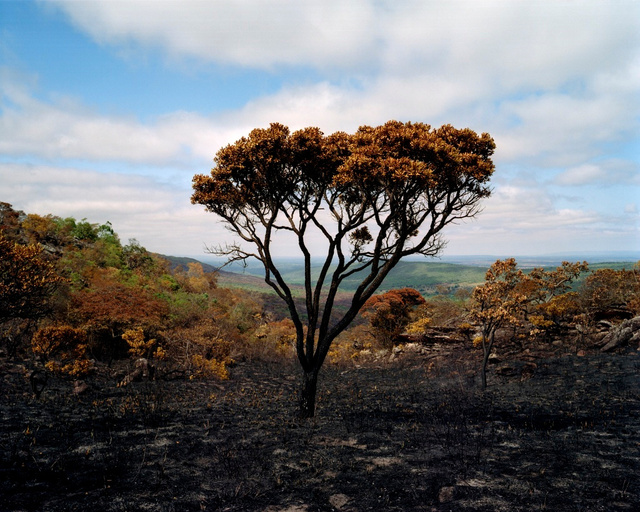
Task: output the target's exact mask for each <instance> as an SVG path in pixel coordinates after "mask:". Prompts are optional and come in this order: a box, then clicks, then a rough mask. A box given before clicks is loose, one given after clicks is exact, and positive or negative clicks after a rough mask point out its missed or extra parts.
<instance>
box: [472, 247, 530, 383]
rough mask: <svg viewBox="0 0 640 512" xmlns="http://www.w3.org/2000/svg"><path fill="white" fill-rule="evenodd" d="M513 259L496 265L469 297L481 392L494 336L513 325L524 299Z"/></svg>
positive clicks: (521, 278)
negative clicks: (476, 325)
mask: <svg viewBox="0 0 640 512" xmlns="http://www.w3.org/2000/svg"><path fill="white" fill-rule="evenodd" d="M517 266H518V264H517V263H516V260H515V259H514V258H509V259H506V260H504V261H501V260H498V261H496V262H495V263H494V264H493V265H491V267H490V268H489V270H487V274H486V276H485V283H484V284H483V285H481V286H477V287H476V288H475V289H474V290H473V293H472V295H471V300H472V311H471V314H472V318H473V319H474V320H475V321H476V322H478V323H479V324H480V329H481V337H480V343H481V344H482V366H481V370H480V374H481V378H482V389H483V390H484V389H486V387H487V363H488V362H489V356H490V355H491V350H492V349H493V345H494V343H495V339H496V332H497V330H498V329H499V328H501V327H503V326H505V325H510V324H511V325H514V324H517V323H518V322H519V320H520V318H519V315H520V313H521V312H523V311H524V308H525V306H526V303H527V300H528V297H527V295H526V294H524V293H523V287H524V288H526V287H527V285H526V284H525V285H523V283H525V282H526V276H525V274H524V273H523V272H522V270H520V269H518V268H517Z"/></svg>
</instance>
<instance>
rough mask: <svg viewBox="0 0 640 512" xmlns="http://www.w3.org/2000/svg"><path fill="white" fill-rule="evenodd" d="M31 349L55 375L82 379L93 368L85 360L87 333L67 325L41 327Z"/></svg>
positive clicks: (87, 360) (90, 362)
mask: <svg viewBox="0 0 640 512" xmlns="http://www.w3.org/2000/svg"><path fill="white" fill-rule="evenodd" d="M31 349H32V350H33V353H34V354H35V355H36V356H38V357H40V358H42V360H43V361H44V364H45V367H46V368H47V369H48V370H50V371H52V372H55V373H60V374H63V375H70V376H72V377H82V376H85V375H87V374H88V373H89V372H90V371H91V370H92V368H93V363H92V361H90V360H89V359H87V333H86V332H85V331H84V330H83V329H75V328H73V327H71V326H69V325H59V326H49V327H43V328H41V329H39V330H38V331H37V332H36V333H35V334H34V335H33V338H32V339H31Z"/></svg>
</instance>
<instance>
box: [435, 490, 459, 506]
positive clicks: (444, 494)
mask: <svg viewBox="0 0 640 512" xmlns="http://www.w3.org/2000/svg"><path fill="white" fill-rule="evenodd" d="M455 490H456V488H455V487H443V488H442V489H440V492H439V493H438V501H439V502H440V503H448V502H450V501H453V497H454V495H455Z"/></svg>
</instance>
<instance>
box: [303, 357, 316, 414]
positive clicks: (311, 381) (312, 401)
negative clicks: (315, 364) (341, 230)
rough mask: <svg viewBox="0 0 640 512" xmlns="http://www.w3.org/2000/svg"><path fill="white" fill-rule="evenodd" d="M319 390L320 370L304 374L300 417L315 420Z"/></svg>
mask: <svg viewBox="0 0 640 512" xmlns="http://www.w3.org/2000/svg"><path fill="white" fill-rule="evenodd" d="M317 388H318V370H317V369H316V370H312V371H310V372H304V373H303V374H302V389H301V390H300V417H301V418H304V419H306V418H313V416H314V414H315V411H316V390H317Z"/></svg>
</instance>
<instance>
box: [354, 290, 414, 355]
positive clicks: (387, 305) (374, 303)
mask: <svg viewBox="0 0 640 512" xmlns="http://www.w3.org/2000/svg"><path fill="white" fill-rule="evenodd" d="M424 303H425V300H424V298H423V297H422V295H420V292H418V291H417V290H414V289H413V288H402V289H399V290H389V291H388V292H386V293H381V294H379V295H374V296H373V297H371V298H370V299H369V300H368V301H367V302H365V304H364V306H363V307H362V313H363V316H365V317H366V318H368V319H369V324H370V325H371V329H372V330H373V333H374V336H375V337H376V339H378V340H379V341H381V342H382V345H383V346H385V347H391V346H393V343H394V342H395V341H396V339H397V338H398V336H399V335H400V334H402V332H403V331H404V329H405V327H406V326H407V325H408V324H409V321H410V319H411V316H410V315H411V312H412V311H413V309H414V308H415V306H419V305H421V304H424Z"/></svg>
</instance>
